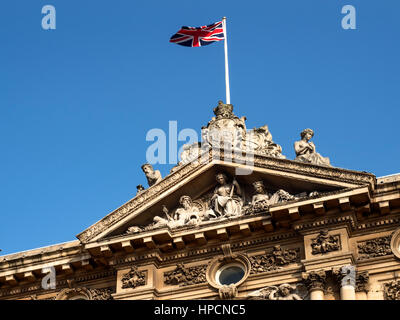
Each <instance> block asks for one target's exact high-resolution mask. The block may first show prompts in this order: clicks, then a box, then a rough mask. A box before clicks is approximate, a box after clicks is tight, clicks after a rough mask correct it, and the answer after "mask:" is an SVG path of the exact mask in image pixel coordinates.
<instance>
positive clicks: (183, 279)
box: [164, 263, 207, 287]
mask: <svg viewBox="0 0 400 320" xmlns="http://www.w3.org/2000/svg"><path fill="white" fill-rule="evenodd" d="M206 269H207V265H200V266H195V267H185V266H184V265H183V264H182V263H179V264H178V265H177V267H176V269H175V270H173V271H170V272H165V273H164V283H165V284H169V285H179V286H180V287H185V286H189V285H192V284H198V283H204V282H206Z"/></svg>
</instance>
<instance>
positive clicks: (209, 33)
mask: <svg viewBox="0 0 400 320" xmlns="http://www.w3.org/2000/svg"><path fill="white" fill-rule="evenodd" d="M221 40H224V29H223V26H222V21H218V22H215V23H213V24H210V25H208V26H202V27H198V28H194V27H182V28H181V29H180V30H179V31H178V32H177V33H175V34H174V35H173V36H172V37H171V39H170V40H169V42H172V43H176V44H179V45H181V46H185V47H201V46H206V45H208V44H211V43H213V42H215V41H221Z"/></svg>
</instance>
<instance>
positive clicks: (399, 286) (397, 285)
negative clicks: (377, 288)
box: [384, 280, 400, 300]
mask: <svg viewBox="0 0 400 320" xmlns="http://www.w3.org/2000/svg"><path fill="white" fill-rule="evenodd" d="M384 292H385V299H386V300H400V280H396V281H391V282H388V283H385V284H384Z"/></svg>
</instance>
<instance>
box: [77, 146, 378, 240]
mask: <svg viewBox="0 0 400 320" xmlns="http://www.w3.org/2000/svg"><path fill="white" fill-rule="evenodd" d="M238 168H241V170H242V172H243V169H248V170H249V172H250V171H251V174H246V175H238V174H237V171H236V170H237V169H238ZM220 172H223V173H225V174H226V175H227V177H228V180H229V182H232V179H233V178H235V179H236V180H237V182H238V184H239V185H240V187H241V189H242V195H241V200H242V205H243V210H245V209H246V208H248V206H249V205H251V200H252V197H253V195H254V194H255V191H254V188H253V183H254V182H255V181H263V183H264V186H265V189H266V193H268V194H269V195H270V196H271V195H273V194H275V193H276V192H277V191H278V190H284V191H285V192H287V193H288V194H290V195H292V196H295V198H290V199H286V201H280V202H278V203H272V204H271V205H270V206H269V207H270V210H271V211H274V210H275V211H277V210H278V211H279V210H280V209H279V208H283V207H285V206H290V204H293V203H296V202H304V201H308V202H310V201H311V202H316V200H318V199H319V198H321V199H322V198H324V197H325V198H326V199H328V198H329V199H331V200H329V201H331V202H332V201H333V200H332V199H334V198H335V197H339V198H340V197H343V195H344V196H345V195H346V192H348V191H349V190H353V189H357V188H364V189H363V190H364V191H363V194H362V195H360V196H358V197H354V198H353V200H352V201H355V204H356V205H363V204H365V202H366V201H367V200H368V199H367V197H368V196H366V195H365V190H372V189H373V188H374V185H375V177H374V175H372V174H369V173H365V172H358V171H351V170H346V169H340V168H334V167H327V166H319V165H312V164H307V163H302V162H297V161H292V160H286V159H276V158H271V157H266V156H257V155H256V156H254V159H252V163H251V164H246V163H243V158H240V157H238V158H237V159H235V158H233V159H229V161H226V160H224V156H223V155H221V156H220V157H218V158H217V159H216V158H215V154H212V155H211V154H210V156H209V161H205V162H199V161H198V162H192V163H189V164H186V165H180V166H178V168H177V169H176V170H174V171H173V172H172V173H171V174H169V175H168V176H166V177H165V178H163V179H162V180H161V181H160V182H158V183H157V184H155V185H153V186H151V187H150V188H148V189H146V190H144V191H143V192H141V193H140V194H138V195H137V196H136V197H135V198H133V199H131V200H130V201H128V202H127V203H125V204H124V205H122V206H121V207H120V208H118V209H116V210H114V211H113V212H111V213H110V214H108V215H107V216H106V217H104V218H103V219H101V220H100V221H98V222H97V223H95V224H94V225H92V226H91V227H89V228H88V229H86V230H85V231H83V232H82V233H80V234H79V235H78V236H77V237H78V238H79V240H80V241H81V242H83V243H87V242H92V241H98V240H100V239H104V238H109V237H115V236H119V235H123V234H126V232H127V230H128V228H130V227H133V226H137V227H138V228H142V230H144V231H145V229H146V226H148V225H151V224H152V223H153V219H154V217H156V216H159V217H162V218H166V216H165V213H164V212H163V206H165V207H166V208H168V210H169V214H170V215H173V214H174V212H176V210H177V209H178V208H179V207H180V204H179V200H180V198H181V197H182V196H184V195H187V196H189V197H190V198H191V199H192V200H193V202H194V204H195V205H196V206H198V207H199V208H200V209H199V210H202V209H203V210H207V209H209V204H210V197H211V196H212V195H213V193H214V190H215V188H216V186H217V184H218V183H217V181H216V178H215V177H216V175H217V173H220ZM365 187H367V188H365ZM315 192H317V193H315ZM311 202H310V203H311ZM332 203H334V202H332ZM246 206H247V207H246ZM243 214H244V211H243ZM217 222H218V219H214V220H213V223H217ZM178 229H179V228H178Z"/></svg>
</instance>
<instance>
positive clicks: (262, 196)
mask: <svg viewBox="0 0 400 320" xmlns="http://www.w3.org/2000/svg"><path fill="white" fill-rule="evenodd" d="M253 187H254V191H255V193H256V194H255V195H254V196H253V198H252V199H251V204H252V205H253V206H254V205H256V204H257V203H259V202H264V203H266V204H267V205H268V204H269V195H268V194H267V193H266V192H265V186H264V182H263V181H261V180H260V181H256V182H254V183H253Z"/></svg>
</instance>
